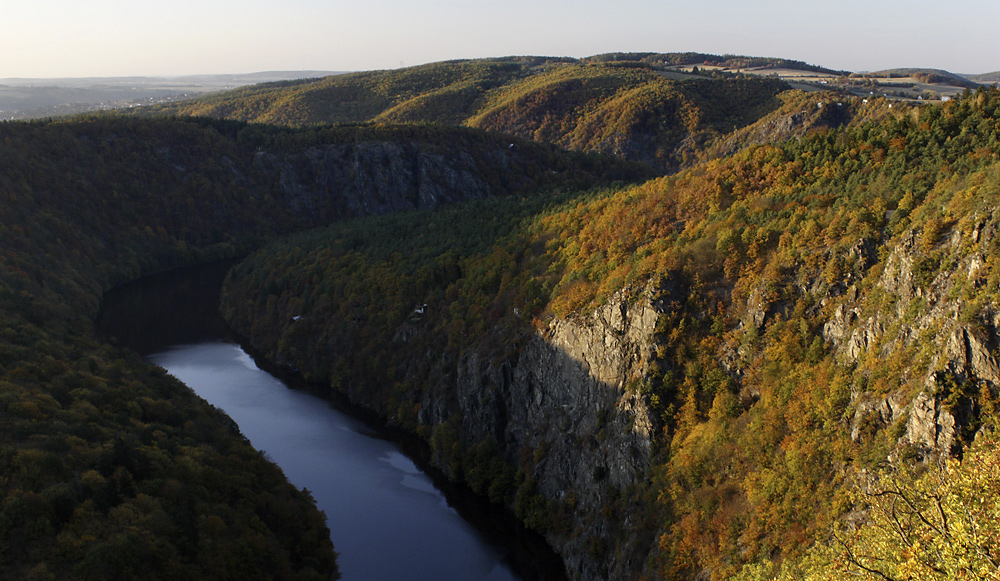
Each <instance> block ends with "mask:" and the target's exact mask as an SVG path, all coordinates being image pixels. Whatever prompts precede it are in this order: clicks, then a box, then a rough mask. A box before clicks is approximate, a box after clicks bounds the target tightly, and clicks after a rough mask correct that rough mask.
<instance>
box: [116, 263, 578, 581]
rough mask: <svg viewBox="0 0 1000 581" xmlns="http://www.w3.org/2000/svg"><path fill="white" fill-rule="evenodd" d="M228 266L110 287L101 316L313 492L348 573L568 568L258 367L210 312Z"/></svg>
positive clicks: (551, 574) (473, 500) (364, 430)
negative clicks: (112, 288) (230, 419)
mask: <svg viewBox="0 0 1000 581" xmlns="http://www.w3.org/2000/svg"><path fill="white" fill-rule="evenodd" d="M226 267H227V265H209V266H204V267H198V268H189V269H182V270H180V271H174V272H171V273H166V274H164V275H157V276H155V277H150V278H147V279H143V280H142V281H138V282H136V283H133V284H131V285H128V286H126V287H122V288H120V289H116V290H115V291H112V292H111V293H108V295H107V296H106V297H105V301H104V304H103V310H102V313H101V317H100V319H99V322H98V323H99V326H100V327H101V329H102V330H103V331H104V332H105V333H106V334H108V335H110V336H113V337H115V338H116V339H117V340H118V341H119V343H120V344H123V345H125V346H128V347H131V348H133V349H135V350H136V351H138V352H139V353H140V354H142V355H144V356H145V357H146V358H147V359H148V360H149V361H151V362H153V363H156V364H157V365H160V366H162V367H163V368H164V369H166V370H167V371H168V372H169V373H170V374H172V375H174V376H175V377H177V378H178V379H180V380H181V381H182V382H184V383H185V384H186V385H187V386H188V387H190V388H191V389H192V390H193V391H194V392H195V393H197V394H198V395H199V396H201V397H202V398H204V399H205V400H206V401H208V402H209V403H211V404H212V405H214V406H216V407H218V408H220V409H222V410H224V411H225V412H226V413H227V414H228V415H229V416H230V417H232V418H233V419H234V420H235V421H236V422H237V423H238V424H239V426H240V430H241V431H242V432H243V434H244V435H245V436H246V437H247V438H248V439H249V440H250V442H251V443H252V444H253V445H254V447H256V448H257V449H259V450H262V451H263V452H264V453H265V454H267V456H268V457H269V458H270V459H271V460H272V461H274V462H275V463H276V464H278V465H279V466H281V468H282V469H283V470H284V472H285V474H286V475H287V477H288V479H289V481H291V482H292V483H293V484H295V485H296V486H298V487H300V488H307V489H308V490H309V491H310V492H311V493H312V494H313V497H314V498H315V499H316V503H317V505H318V506H319V508H320V509H321V510H323V511H324V512H325V513H326V515H327V518H328V525H329V527H330V536H331V538H332V540H333V543H334V547H335V548H336V550H337V552H338V553H339V556H338V560H337V562H338V566H339V567H340V571H341V573H342V575H343V577H342V578H343V579H345V580H347V581H351V580H379V579H387V580H388V579H392V580H400V581H405V580H413V581H419V580H425V579H426V580H431V579H433V580H449V579H456V580H457V579H461V580H470V581H475V580H484V581H486V580H489V581H502V580H503V581H506V580H514V579H528V580H531V579H559V578H562V577H564V573H563V572H562V571H560V569H561V564H560V563H559V562H558V558H557V557H556V556H555V555H554V554H552V553H551V551H550V550H548V549H547V547H544V546H542V542H541V540H540V538H538V537H537V536H535V535H532V534H531V533H529V532H527V531H524V530H523V529H522V528H521V527H519V526H518V525H517V524H516V523H515V522H514V521H513V519H511V518H510V517H509V516H508V515H507V514H506V513H503V512H502V511H500V510H498V509H497V507H495V506H492V505H490V504H489V503H488V502H486V501H485V500H483V499H481V498H479V497H475V495H472V494H471V493H469V492H468V491H465V490H464V489H461V488H457V487H454V486H451V485H449V484H448V483H447V482H445V481H443V480H440V479H438V480H435V479H433V478H432V477H431V476H430V475H429V474H428V473H427V472H425V470H423V469H421V468H420V467H419V466H418V463H417V462H415V461H414V459H411V456H408V455H407V454H405V453H404V452H403V449H404V448H403V447H401V446H400V445H398V444H397V443H396V442H394V441H392V440H391V439H389V438H387V437H386V434H385V433H384V432H383V430H381V429H380V428H379V427H378V426H377V425H373V424H371V423H366V422H365V421H362V420H360V419H357V418H355V417H352V416H351V415H348V414H347V413H345V412H344V411H342V410H339V409H337V408H336V407H334V406H333V405H332V404H331V402H329V401H327V400H325V399H321V398H319V397H317V396H315V395H313V394H311V393H309V392H308V391H307V390H304V389H295V388H293V387H289V385H288V384H289V383H294V382H295V381H294V379H293V378H285V379H284V380H282V379H278V378H277V377H275V376H274V375H272V374H270V373H268V372H266V371H264V370H262V369H261V368H260V367H259V366H258V365H257V363H256V362H255V361H254V360H253V358H251V357H250V356H249V355H248V354H247V352H246V351H244V350H243V348H242V347H240V345H239V344H237V342H236V341H235V340H234V338H233V337H232V336H231V335H230V333H229V332H228V331H227V330H226V328H225V325H224V324H223V323H222V321H221V320H220V318H219V316H218V314H217V313H218V292H219V287H220V284H221V281H222V278H223V276H224V274H225V270H226ZM300 387H304V386H300ZM412 458H416V459H417V460H418V461H419V456H418V455H413V456H412ZM445 491H447V494H446V492H445ZM456 507H458V508H461V511H459V510H458V509H457V508H456ZM470 521H471V522H470Z"/></svg>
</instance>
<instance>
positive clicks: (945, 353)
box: [823, 216, 1000, 456]
mask: <svg viewBox="0 0 1000 581" xmlns="http://www.w3.org/2000/svg"><path fill="white" fill-rule="evenodd" d="M995 236H996V222H995V216H992V217H986V216H969V217H967V218H966V219H964V220H963V221H962V222H961V223H956V224H951V225H944V226H943V225H941V224H938V223H933V224H929V225H925V226H923V227H922V228H915V229H911V230H909V231H908V232H906V233H904V234H903V235H901V236H900V237H899V238H898V239H895V240H892V241H890V242H889V243H888V244H887V245H886V247H885V248H884V250H883V252H884V253H886V254H887V257H886V259H885V260H884V262H883V264H882V265H881V268H880V272H873V273H871V281H869V282H868V284H867V285H866V286H870V287H871V289H870V290H871V292H864V293H861V292H858V288H857V286H852V287H851V288H850V289H848V292H846V293H845V294H844V295H843V296H842V297H839V298H838V300H837V303H836V304H837V306H836V308H835V309H834V311H833V316H832V317H830V319H829V320H828V321H827V322H826V324H825V325H824V327H823V335H824V337H825V338H826V340H827V341H828V342H829V343H830V344H831V346H832V348H833V349H835V350H836V352H837V354H838V357H839V358H840V360H841V361H842V362H843V363H844V364H847V365H855V366H860V367H862V368H865V367H872V366H877V365H879V364H884V363H885V362H889V361H892V360H893V359H894V358H900V357H908V358H910V359H911V361H912V362H913V363H914V364H913V365H908V366H906V367H905V373H904V374H902V375H901V377H899V382H898V386H897V387H896V388H894V389H892V390H891V391H889V392H888V393H872V392H870V391H860V390H855V392H854V393H853V394H852V399H853V404H854V417H853V420H852V438H854V439H855V440H857V439H859V438H860V437H862V431H863V426H865V425H866V424H867V425H872V424H875V425H881V426H890V425H896V426H897V431H898V434H899V436H898V442H899V444H903V445H908V446H911V447H913V448H915V449H916V451H917V452H918V454H919V455H922V456H925V455H937V454H945V455H948V454H950V453H953V452H955V451H957V446H958V445H959V440H960V434H959V432H960V431H961V430H962V429H963V428H969V427H970V426H969V422H970V420H972V419H973V418H974V417H975V416H977V415H978V410H976V409H974V408H975V406H974V404H973V398H971V397H969V396H971V395H973V394H975V393H977V392H978V391H979V389H981V388H986V389H990V390H992V391H994V392H995V391H996V390H997V388H998V386H1000V366H998V364H997V361H996V358H995V356H994V354H993V353H994V352H993V349H994V348H995V346H996V345H997V344H998V342H1000V335H998V333H997V330H998V327H997V322H998V321H997V312H998V309H997V306H996V305H995V304H984V300H983V297H982V295H981V293H979V292H977V290H978V289H983V288H984V287H985V286H986V283H987V281H986V280H985V279H984V278H983V274H984V272H985V269H984V265H985V262H984V261H985V259H984V255H985V254H988V253H989V251H990V247H991V245H992V244H993V241H994V237H995ZM859 284H864V283H859ZM977 295H978V296H977ZM966 440H967V439H966Z"/></svg>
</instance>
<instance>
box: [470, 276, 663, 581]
mask: <svg viewBox="0 0 1000 581" xmlns="http://www.w3.org/2000/svg"><path fill="white" fill-rule="evenodd" d="M656 321H657V312H656V310H655V308H654V307H653V305H652V303H651V301H650V300H649V297H648V296H647V295H645V294H644V295H643V296H642V298H640V299H639V300H638V301H636V302H634V303H630V302H628V300H627V299H626V297H625V295H624V293H619V294H618V295H617V296H615V297H613V298H612V299H611V300H609V301H608V303H607V304H606V305H605V306H603V307H601V308H599V309H597V310H596V311H595V312H594V313H593V314H592V315H591V316H590V317H587V318H585V319H581V320H554V321H553V322H552V323H551V324H550V325H549V327H548V329H547V330H546V332H545V333H544V334H543V333H541V332H538V333H536V334H535V335H534V336H533V337H532V338H531V339H530V340H529V341H528V342H527V344H526V345H525V346H524V348H523V350H522V351H521V352H520V354H519V356H518V357H517V358H516V360H513V361H512V360H502V361H499V362H495V361H493V360H492V359H490V358H487V357H484V356H482V355H480V354H477V353H475V352H470V353H468V354H467V355H466V356H465V357H464V358H463V360H462V361H461V362H460V363H459V370H458V381H457V383H458V397H459V402H460V407H461V410H462V415H463V418H464V422H463V431H464V432H465V433H466V434H467V435H468V436H469V437H471V438H472V439H474V440H481V439H483V438H486V437H487V436H492V437H494V438H495V439H496V440H497V441H498V442H500V443H501V444H502V448H503V450H504V453H505V454H506V455H507V456H508V460H510V461H511V462H512V463H515V462H516V460H517V456H518V454H520V453H522V452H523V451H533V450H538V449H544V450H545V452H546V453H545V454H544V455H543V457H541V458H540V460H539V461H538V463H537V464H535V466H534V470H533V473H532V477H533V478H534V479H535V481H536V483H537V490H538V492H539V493H540V494H541V495H542V496H544V497H545V498H547V499H549V500H553V501H559V502H562V501H566V500H568V499H569V498H573V499H575V502H574V503H573V504H574V506H575V507H576V509H575V511H574V512H573V514H572V520H573V526H572V529H573V533H571V534H570V535H569V536H568V537H562V536H552V537H551V538H550V540H551V542H552V543H553V545H554V546H555V548H556V549H557V551H558V552H560V553H561V554H562V555H563V556H564V558H565V559H566V563H567V568H568V570H569V573H570V575H571V576H572V577H573V578H579V579H602V578H608V577H611V578H624V577H628V576H629V572H630V571H633V570H635V569H637V568H639V567H641V564H642V563H641V562H629V561H628V556H629V555H631V554H633V551H632V550H630V548H628V547H625V548H622V547H619V548H618V550H617V551H613V552H612V553H614V555H625V559H626V560H625V562H619V561H617V560H616V558H617V557H615V556H612V557H611V560H610V561H609V562H607V563H601V562H596V561H595V560H593V559H590V558H588V550H587V547H586V543H587V542H588V541H590V540H591V537H592V536H594V535H598V536H600V535H601V534H602V531H603V530H604V529H605V528H607V527H609V526H611V525H612V523H607V522H602V521H603V520H605V519H602V517H601V514H600V511H601V507H602V506H605V505H606V500H607V499H606V498H605V496H606V495H607V494H608V492H609V491H610V490H612V489H614V490H615V491H616V492H617V491H620V490H622V489H624V488H626V487H628V486H630V485H632V484H636V483H637V482H639V481H640V480H641V479H642V478H643V477H644V476H645V474H646V472H647V470H648V466H649V453H650V444H651V439H652V431H653V420H652V418H651V416H650V411H649V409H648V407H647V405H646V402H645V401H644V400H643V398H642V396H641V395H640V394H639V393H638V391H637V390H635V389H629V388H628V383H629V379H631V378H633V377H637V376H641V375H642V374H643V373H644V372H645V370H646V367H647V366H648V364H649V362H650V359H651V357H652V351H651V345H652V340H651V339H652V334H653V330H654V328H655V326H656ZM584 523H587V524H584ZM618 525H620V523H616V526H618Z"/></svg>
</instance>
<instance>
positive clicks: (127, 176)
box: [0, 117, 649, 579]
mask: <svg viewBox="0 0 1000 581" xmlns="http://www.w3.org/2000/svg"><path fill="white" fill-rule="evenodd" d="M510 145H511V144H510V138H497V137H494V136H489V135H485V134H483V133H481V132H475V131H471V130H455V129H439V128H416V127H402V128H393V127H380V128H373V127H338V128H325V129H322V130H309V131H292V130H284V129H275V128H271V129H268V128H261V127H248V126H246V125H243V124H240V123H234V122H220V121H210V120H201V121H178V120H169V119H161V120H142V119H134V118H132V119H124V118H110V117H100V118H89V119H81V120H75V121H67V122H46V123H30V124H22V123H5V124H0V212H2V215H3V221H2V223H0V229H2V232H3V240H4V242H3V247H2V253H0V265H2V267H0V320H2V321H3V325H2V340H0V386H2V389H0V475H2V477H0V577H3V578H10V579H27V578H33V579H223V578H239V579H276V578H280V579H328V578H330V577H331V576H332V575H335V574H336V571H337V568H336V562H335V555H334V551H333V547H332V546H331V543H330V539H329V530H328V528H327V526H326V524H325V521H324V517H323V516H322V515H321V514H320V513H319V512H318V511H317V510H316V507H315V504H314V503H313V501H312V499H311V497H310V496H309V495H308V494H307V493H305V492H303V491H300V490H296V489H295V488H294V487H292V486H291V485H290V484H288V482H287V481H286V480H285V478H284V475H283V474H282V473H281V470H280V469H279V468H277V467H276V466H274V465H273V464H271V463H270V462H269V461H268V460H267V459H266V458H265V457H264V456H263V455H262V454H261V453H260V452H258V451H256V450H254V449H252V448H251V447H250V446H249V444H248V442H247V441H246V439H245V438H243V436H242V435H241V434H240V433H239V431H238V429H237V428H236V426H235V425H234V424H233V422H232V420H230V419H229V418H227V417H226V416H225V415H224V414H222V413H221V412H219V411H218V410H215V409H214V408H212V407H211V406H208V405H207V404H205V402H204V401H202V400H201V399H199V398H197V397H195V396H194V394H193V393H192V392H190V390H188V389H187V388H185V387H184V386H183V385H181V384H179V383H178V382H177V381H175V380H173V379H171V378H169V377H168V376H166V374H164V373H163V371H162V370H160V369H157V368H154V367H152V366H150V365H148V364H146V363H145V362H143V361H142V360H141V359H140V358H139V357H138V356H137V355H135V354H134V353H130V352H128V351H125V350H123V349H119V348H116V347H114V346H112V345H109V344H108V343H107V342H105V341H104V340H102V339H101V338H99V337H98V336H97V334H96V332H95V330H94V326H93V322H92V320H93V317H94V316H95V315H96V314H97V311H98V307H99V302H100V299H101V295H102V293H103V291H105V290H107V289H109V288H111V287H112V286H114V285H116V284H120V283H122V282H125V281H129V280H132V279H135V278H137V277H139V276H141V275H143V274H147V273H151V272H157V271H161V270H165V269H169V268H172V267H176V266H180V265H185V264H192V263H195V262H202V261H208V260H215V259H220V258H233V257H237V256H240V255H242V254H244V253H246V252H247V251H249V250H250V249H252V248H255V247H257V246H259V245H260V244H261V243H262V242H263V241H265V240H270V239H273V238H275V237H277V236H280V235H283V234H288V233H291V232H294V231H297V230H302V229H306V228H310V227H315V226H319V225H322V224H326V223H328V222H329V221H331V220H336V219H342V218H346V217H350V216H358V215H364V214H369V213H375V212H392V211H404V210H412V209H415V208H428V209H429V208H434V207H437V206H440V205H443V204H446V203H451V202H455V201H458V200H460V199H465V198H474V197H482V198H486V197H490V196H504V195H508V196H509V195H517V197H518V198H519V199H520V198H521V197H523V198H525V199H532V198H534V197H536V196H538V197H544V196H545V195H546V194H548V193H549V192H551V191H553V190H558V189H560V188H564V187H573V184H576V183H594V182H601V181H605V180H610V179H620V178H629V177H631V178H635V177H638V176H644V175H647V176H648V175H649V173H648V171H646V170H643V169H642V168H639V169H638V170H637V169H636V168H635V167H634V166H631V165H629V164H623V163H621V162H617V161H614V160H607V159H602V158H596V157H593V156H585V155H581V154H566V153H564V152H560V151H558V150H557V149H555V148H553V147H549V146H545V145H541V144H534V143H529V142H520V141H518V142H516V144H515V147H513V148H512V147H511V146H510ZM349 167H362V168H363V170H362V171H360V172H346V173H345V172H344V171H343V169H344V168H349ZM501 168H502V170H501ZM372 192H379V195H378V196H377V197H376V196H375V195H373V194H372ZM389 193H392V194H393V195H391V196H390V195H388V194H389Z"/></svg>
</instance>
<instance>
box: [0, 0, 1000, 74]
mask: <svg viewBox="0 0 1000 581" xmlns="http://www.w3.org/2000/svg"><path fill="white" fill-rule="evenodd" d="M4 4H5V6H4V7H3V9H2V11H0V78H10V77H28V78H51V77H94V76H170V75H186V74H216V73H252V72H260V71H295V70H323V71H358V70H375V69H394V68H399V67H403V66H413V65H418V64H423V63H428V62H435V61H441V60H449V59H459V58H483V57H499V56H510V55H538V56H567V57H585V56H591V55H595V54H601V53H606V52H689V51H690V52H704V53H711V54H739V55H750V56H768V57H782V58H789V59H794V60H801V61H805V62H807V63H810V64H814V65H820V66H824V67H828V68H833V69H842V70H850V71H875V70H881V69H886V68H897V67H922V68H940V69H945V70H949V71H952V72H956V73H985V72H992V71H998V70H1000V2H997V1H996V0H952V1H951V2H944V1H942V0H935V1H929V0H907V1H905V2H904V1H901V0H839V1H838V2H816V1H809V0H757V1H750V0H685V1H683V2H680V1H676V0H659V1H657V0H602V1H596V0H505V1H499V0H489V1H487V0H281V1H280V2H279V1H276V0H239V1H237V0H159V1H158V2H148V1H145V0H131V1H128V2H126V1H121V0H8V1H7V2H4Z"/></svg>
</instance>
